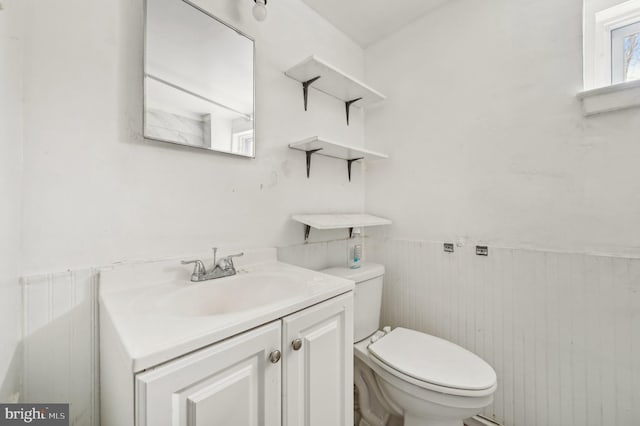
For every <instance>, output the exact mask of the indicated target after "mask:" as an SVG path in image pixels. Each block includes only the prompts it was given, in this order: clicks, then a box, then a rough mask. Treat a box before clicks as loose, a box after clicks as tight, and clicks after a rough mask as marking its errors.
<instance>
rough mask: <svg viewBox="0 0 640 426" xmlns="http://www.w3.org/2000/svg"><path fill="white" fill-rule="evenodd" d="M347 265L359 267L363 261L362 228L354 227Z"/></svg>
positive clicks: (352, 267) (354, 267)
mask: <svg viewBox="0 0 640 426" xmlns="http://www.w3.org/2000/svg"><path fill="white" fill-rule="evenodd" d="M347 255H348V257H347V265H348V266H349V268H351V269H358V268H359V267H360V264H361V263H362V241H361V239H360V228H354V229H353V232H352V233H351V238H350V239H349V242H348V247H347Z"/></svg>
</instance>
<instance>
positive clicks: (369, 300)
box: [322, 263, 497, 426]
mask: <svg viewBox="0 0 640 426" xmlns="http://www.w3.org/2000/svg"><path fill="white" fill-rule="evenodd" d="M322 272H324V273H326V274H330V275H336V276H340V277H343V278H347V279H350V280H353V281H355V282H356V289H355V304H354V340H355V344H354V354H355V368H354V380H355V384H356V387H357V388H358V394H359V399H358V401H359V405H360V413H361V415H362V418H361V420H360V425H362V426H364V425H367V426H384V425H386V424H387V422H388V420H389V418H390V415H391V414H393V415H395V416H401V417H404V425H405V426H461V425H462V424H463V420H464V419H466V418H468V417H471V416H473V415H475V414H478V413H479V412H480V411H481V410H482V408H484V407H486V406H487V405H489V404H491V402H492V401H493V393H494V392H495V390H496V387H497V383H496V373H495V371H494V370H493V368H491V366H490V365H489V364H487V363H486V362H485V361H483V360H482V359H480V357H478V356H477V355H475V354H473V353H472V352H469V351H468V350H466V349H464V348H462V347H460V346H458V345H455V344H453V343H451V342H449V341H447V340H444V339H440V338H437V337H434V336H430V335H428V334H425V333H421V332H418V331H415V330H408V329H406V328H400V327H398V328H396V329H394V330H393V331H391V329H390V328H388V327H385V328H384V330H382V331H380V330H378V327H379V322H380V307H381V302H382V281H383V276H384V266H382V265H378V264H374V263H364V264H363V265H362V267H361V268H359V269H349V268H330V269H326V270H324V271H322Z"/></svg>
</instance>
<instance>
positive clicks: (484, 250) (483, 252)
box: [476, 246, 489, 256]
mask: <svg viewBox="0 0 640 426" xmlns="http://www.w3.org/2000/svg"><path fill="white" fill-rule="evenodd" d="M476 254H477V255H478V256H489V247H487V246H476Z"/></svg>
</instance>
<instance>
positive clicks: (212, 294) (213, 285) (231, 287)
mask: <svg viewBox="0 0 640 426" xmlns="http://www.w3.org/2000/svg"><path fill="white" fill-rule="evenodd" d="M176 285H177V286H178V287H179V288H178V290H175V286H176ZM176 285H174V286H173V291H171V292H169V294H163V295H158V296H156V297H152V298H150V299H147V301H146V303H144V305H146V306H145V308H146V309H145V310H146V311H152V312H162V313H163V314H166V315H174V316H183V317H204V316H214V315H229V314H234V313H239V312H244V311H249V310H253V309H259V308H261V307H264V306H269V305H273V304H278V303H280V302H282V301H286V300H287V299H289V298H291V297H293V296H299V293H300V290H301V289H302V288H301V287H303V286H301V285H300V282H299V281H297V280H296V279H294V278H293V277H291V276H290V275H286V274H276V273H258V274H250V275H235V276H232V277H226V278H218V279H215V280H210V281H203V282H200V283H192V282H181V283H178V284H176Z"/></svg>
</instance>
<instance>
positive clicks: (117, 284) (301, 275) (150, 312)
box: [100, 248, 354, 372]
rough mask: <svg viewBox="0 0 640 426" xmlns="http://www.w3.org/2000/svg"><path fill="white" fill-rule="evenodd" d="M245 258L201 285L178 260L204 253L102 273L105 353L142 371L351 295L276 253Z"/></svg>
mask: <svg viewBox="0 0 640 426" xmlns="http://www.w3.org/2000/svg"><path fill="white" fill-rule="evenodd" d="M243 251H244V252H245V256H243V257H241V258H238V259H237V261H236V267H237V268H238V274H237V275H234V276H232V277H226V278H219V279H215V280H210V281H204V282H200V283H194V282H191V281H189V278H190V276H191V271H192V268H191V267H190V266H185V265H181V264H180V261H181V260H182V259H196V258H205V256H207V254H206V253H205V254H200V255H198V254H195V255H193V256H188V257H187V256H181V257H180V258H170V259H161V260H158V261H150V262H135V263H130V264H123V265H117V266H115V267H113V268H108V269H105V270H103V271H101V273H100V324H101V329H100V330H101V331H100V335H101V337H100V338H101V340H104V341H106V342H108V343H106V344H105V345H104V346H103V348H105V349H106V350H107V351H114V352H113V353H117V356H118V357H121V355H123V354H124V356H125V358H124V359H122V360H124V361H125V362H127V363H128V365H129V367H128V368H131V371H133V372H140V371H143V370H145V369H148V368H150V367H153V366H155V365H159V364H161V363H163V362H166V361H168V360H171V359H175V358H177V357H179V356H182V355H183V354H185V353H188V352H191V351H194V350H196V349H200V348H203V347H206V346H208V345H211V344H213V343H216V342H220V341H222V340H224V339H226V338H228V337H231V336H234V335H237V334H239V333H242V332H244V331H246V330H250V329H252V328H254V327H257V326H260V325H263V324H267V323H269V322H271V321H275V320H278V319H280V318H284V317H286V316H287V315H290V314H292V313H294V312H298V311H300V310H302V309H306V308H308V307H310V306H313V305H315V304H317V303H320V302H323V301H325V300H328V299H330V298H332V297H335V296H338V295H340V294H344V293H346V292H349V291H352V290H353V289H354V283H353V281H348V280H345V279H342V278H338V277H334V276H331V275H325V274H322V273H320V272H315V271H311V270H308V269H303V268H299V267H297V266H293V265H288V264H286V263H282V262H278V260H277V252H276V250H275V249H272V248H269V249H255V250H243ZM233 252H235V251H233ZM118 359H119V361H118V362H120V361H122V360H121V359H120V358H118Z"/></svg>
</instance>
